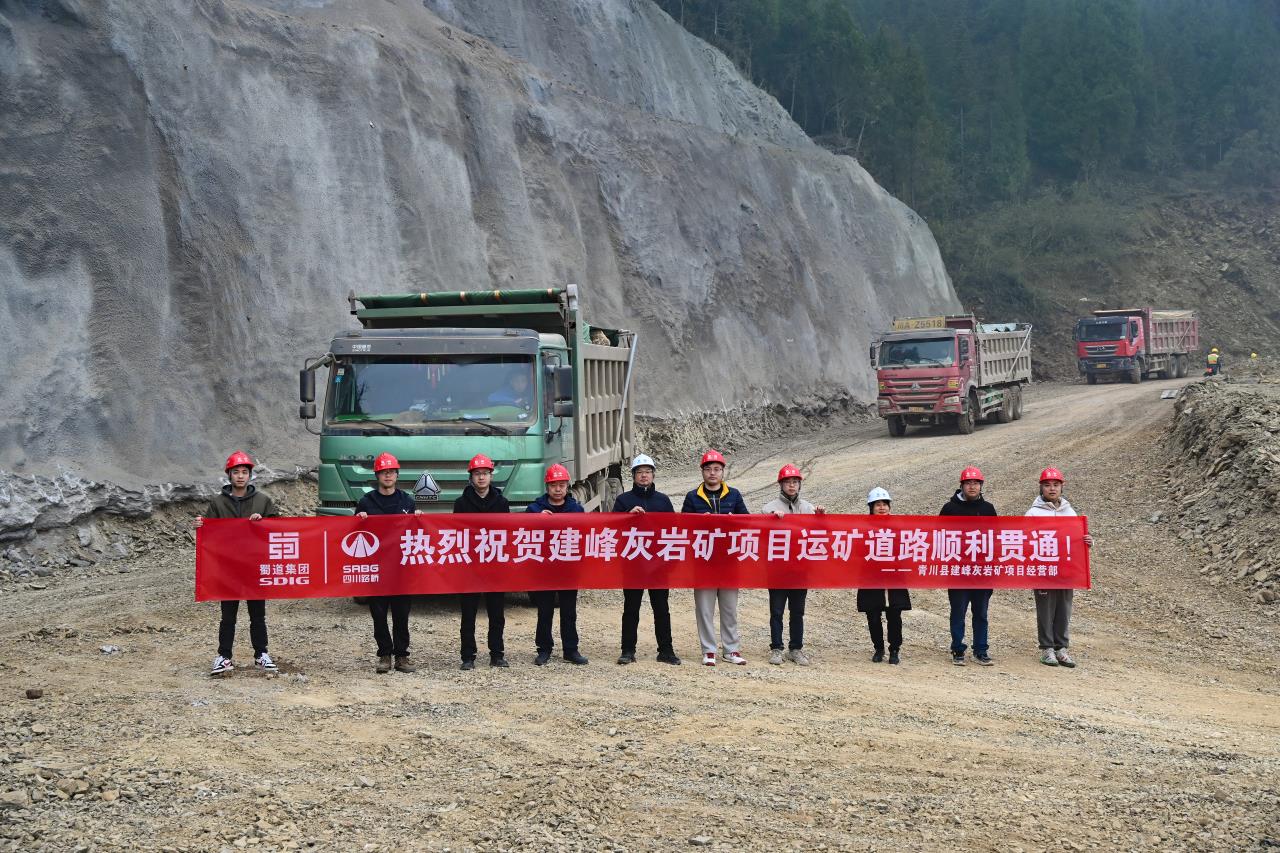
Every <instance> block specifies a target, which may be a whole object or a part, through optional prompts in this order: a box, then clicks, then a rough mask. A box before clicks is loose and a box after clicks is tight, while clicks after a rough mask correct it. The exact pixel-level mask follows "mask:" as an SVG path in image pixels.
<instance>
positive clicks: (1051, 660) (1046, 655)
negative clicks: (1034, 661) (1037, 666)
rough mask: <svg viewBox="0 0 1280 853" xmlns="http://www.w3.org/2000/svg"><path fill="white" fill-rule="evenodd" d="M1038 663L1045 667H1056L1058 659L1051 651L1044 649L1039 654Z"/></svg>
mask: <svg viewBox="0 0 1280 853" xmlns="http://www.w3.org/2000/svg"><path fill="white" fill-rule="evenodd" d="M1040 663H1042V664H1044V665H1045V666H1057V665H1058V657H1057V655H1055V654H1054V653H1053V649H1045V650H1044V651H1043V652H1041V653H1040Z"/></svg>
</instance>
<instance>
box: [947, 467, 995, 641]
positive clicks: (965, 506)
mask: <svg viewBox="0 0 1280 853" xmlns="http://www.w3.org/2000/svg"><path fill="white" fill-rule="evenodd" d="M985 482H986V480H985V478H984V477H983V476H982V471H980V470H979V469H978V468H977V467H975V466H973V465H970V466H969V467H968V468H965V469H964V470H963V471H961V472H960V490H959V491H957V492H956V493H955V494H954V495H952V496H951V500H949V501H947V502H946V503H945V504H943V505H942V511H941V512H939V513H938V514H939V515H968V516H995V515H999V513H998V512H996V508H995V506H994V505H992V503H991V502H990V501H988V500H987V499H986V498H985V497H983V495H982V487H983V484H984V483H985ZM993 591H994V590H990V589H949V590H947V599H948V601H949V603H950V604H951V662H952V663H954V664H955V665H956V666H964V652H965V649H966V648H968V647H967V646H966V645H965V644H964V617H965V612H966V611H967V610H969V609H972V610H973V659H974V660H975V661H977V662H978V665H979V666H991V665H992V664H993V663H995V662H994V661H993V660H991V656H990V655H988V654H987V649H988V645H987V610H988V608H989V607H990V606H991V593H992V592H993Z"/></svg>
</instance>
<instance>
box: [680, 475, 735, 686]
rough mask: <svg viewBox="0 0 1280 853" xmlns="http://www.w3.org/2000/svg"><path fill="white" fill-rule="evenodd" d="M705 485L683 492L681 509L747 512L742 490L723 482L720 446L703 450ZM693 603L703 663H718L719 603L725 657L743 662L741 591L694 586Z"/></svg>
mask: <svg viewBox="0 0 1280 853" xmlns="http://www.w3.org/2000/svg"><path fill="white" fill-rule="evenodd" d="M701 465H702V485H700V486H698V488H696V489H694V490H693V491H691V492H689V493H688V494H687V495H685V496H684V506H683V507H681V509H680V511H681V512H693V513H702V514H707V513H710V514H712V515H730V514H736V515H748V514H749V513H748V511H747V504H746V501H744V500H743V499H742V493H741V492H739V491H738V490H737V489H735V488H733V487H731V486H729V485H728V484H727V483H725V482H724V469H725V461H724V456H723V455H722V454H721V453H720V451H718V450H708V451H707V452H706V453H704V454H702V463H701ZM693 601H694V605H695V606H696V607H697V616H698V639H699V640H700V641H701V643H702V665H703V666H715V665H716V632H715V627H716V605H717V604H719V605H720V640H721V642H723V643H724V658H725V660H727V661H728V662H729V663H734V664H738V665H739V666H743V665H745V664H746V662H747V659H746V658H744V657H743V656H742V653H741V649H742V638H741V635H740V634H739V633H738V591H737V590H736V589H695V590H694V591H693Z"/></svg>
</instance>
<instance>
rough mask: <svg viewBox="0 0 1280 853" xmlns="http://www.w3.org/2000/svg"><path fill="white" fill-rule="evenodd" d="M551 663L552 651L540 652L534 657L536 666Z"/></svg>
mask: <svg viewBox="0 0 1280 853" xmlns="http://www.w3.org/2000/svg"><path fill="white" fill-rule="evenodd" d="M549 663H551V652H538V656H537V657H536V658H534V659H533V665H534V666H546V665H547V664H549Z"/></svg>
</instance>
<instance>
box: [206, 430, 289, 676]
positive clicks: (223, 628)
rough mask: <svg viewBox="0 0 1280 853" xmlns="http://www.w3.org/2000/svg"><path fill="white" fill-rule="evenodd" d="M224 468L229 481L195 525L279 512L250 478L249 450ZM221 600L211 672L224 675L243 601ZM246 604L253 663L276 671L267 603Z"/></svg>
mask: <svg viewBox="0 0 1280 853" xmlns="http://www.w3.org/2000/svg"><path fill="white" fill-rule="evenodd" d="M223 470H224V471H225V472H226V475H227V480H228V481H229V482H228V483H227V485H225V486H223V487H222V492H221V493H220V494H217V495H214V497H213V500H211V501H209V505H208V507H206V508H205V511H204V515H197V516H196V521H195V525H196V527H200V526H201V525H203V524H204V520H205V519H206V518H247V519H249V520H250V521H260V520H261V519H263V518H270V517H272V516H277V515H279V514H280V513H279V512H278V511H276V505H275V504H274V503H273V502H272V501H271V498H269V497H267V496H266V495H264V494H263V493H262V492H260V491H258V490H257V489H256V488H254V486H253V484H252V483H250V482H249V480H250V478H251V477H252V476H253V459H252V458H251V457H250V456H249V454H247V453H245V452H244V451H243V450H237V451H236V452H235V453H232V454H231V455H230V456H228V457H227V461H226V464H225V465H223ZM221 604H222V620H221V622H220V623H219V624H218V654H217V655H215V656H214V658H213V670H212V671H211V672H210V673H209V674H210V675H222V674H223V673H227V672H230V671H231V670H233V669H235V664H234V663H232V662H231V646H232V645H233V643H234V641H235V637H236V615H237V612H238V611H239V610H240V602H239V601H223V602H221ZM244 606H245V609H246V610H248V611H249V641H250V642H251V643H253V665H254V666H256V667H257V668H258V669H261V670H266V671H268V672H270V671H273V670H275V669H276V664H275V661H273V660H272V659H271V655H269V654H267V603H266V602H265V601H246V602H245V603H244Z"/></svg>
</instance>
